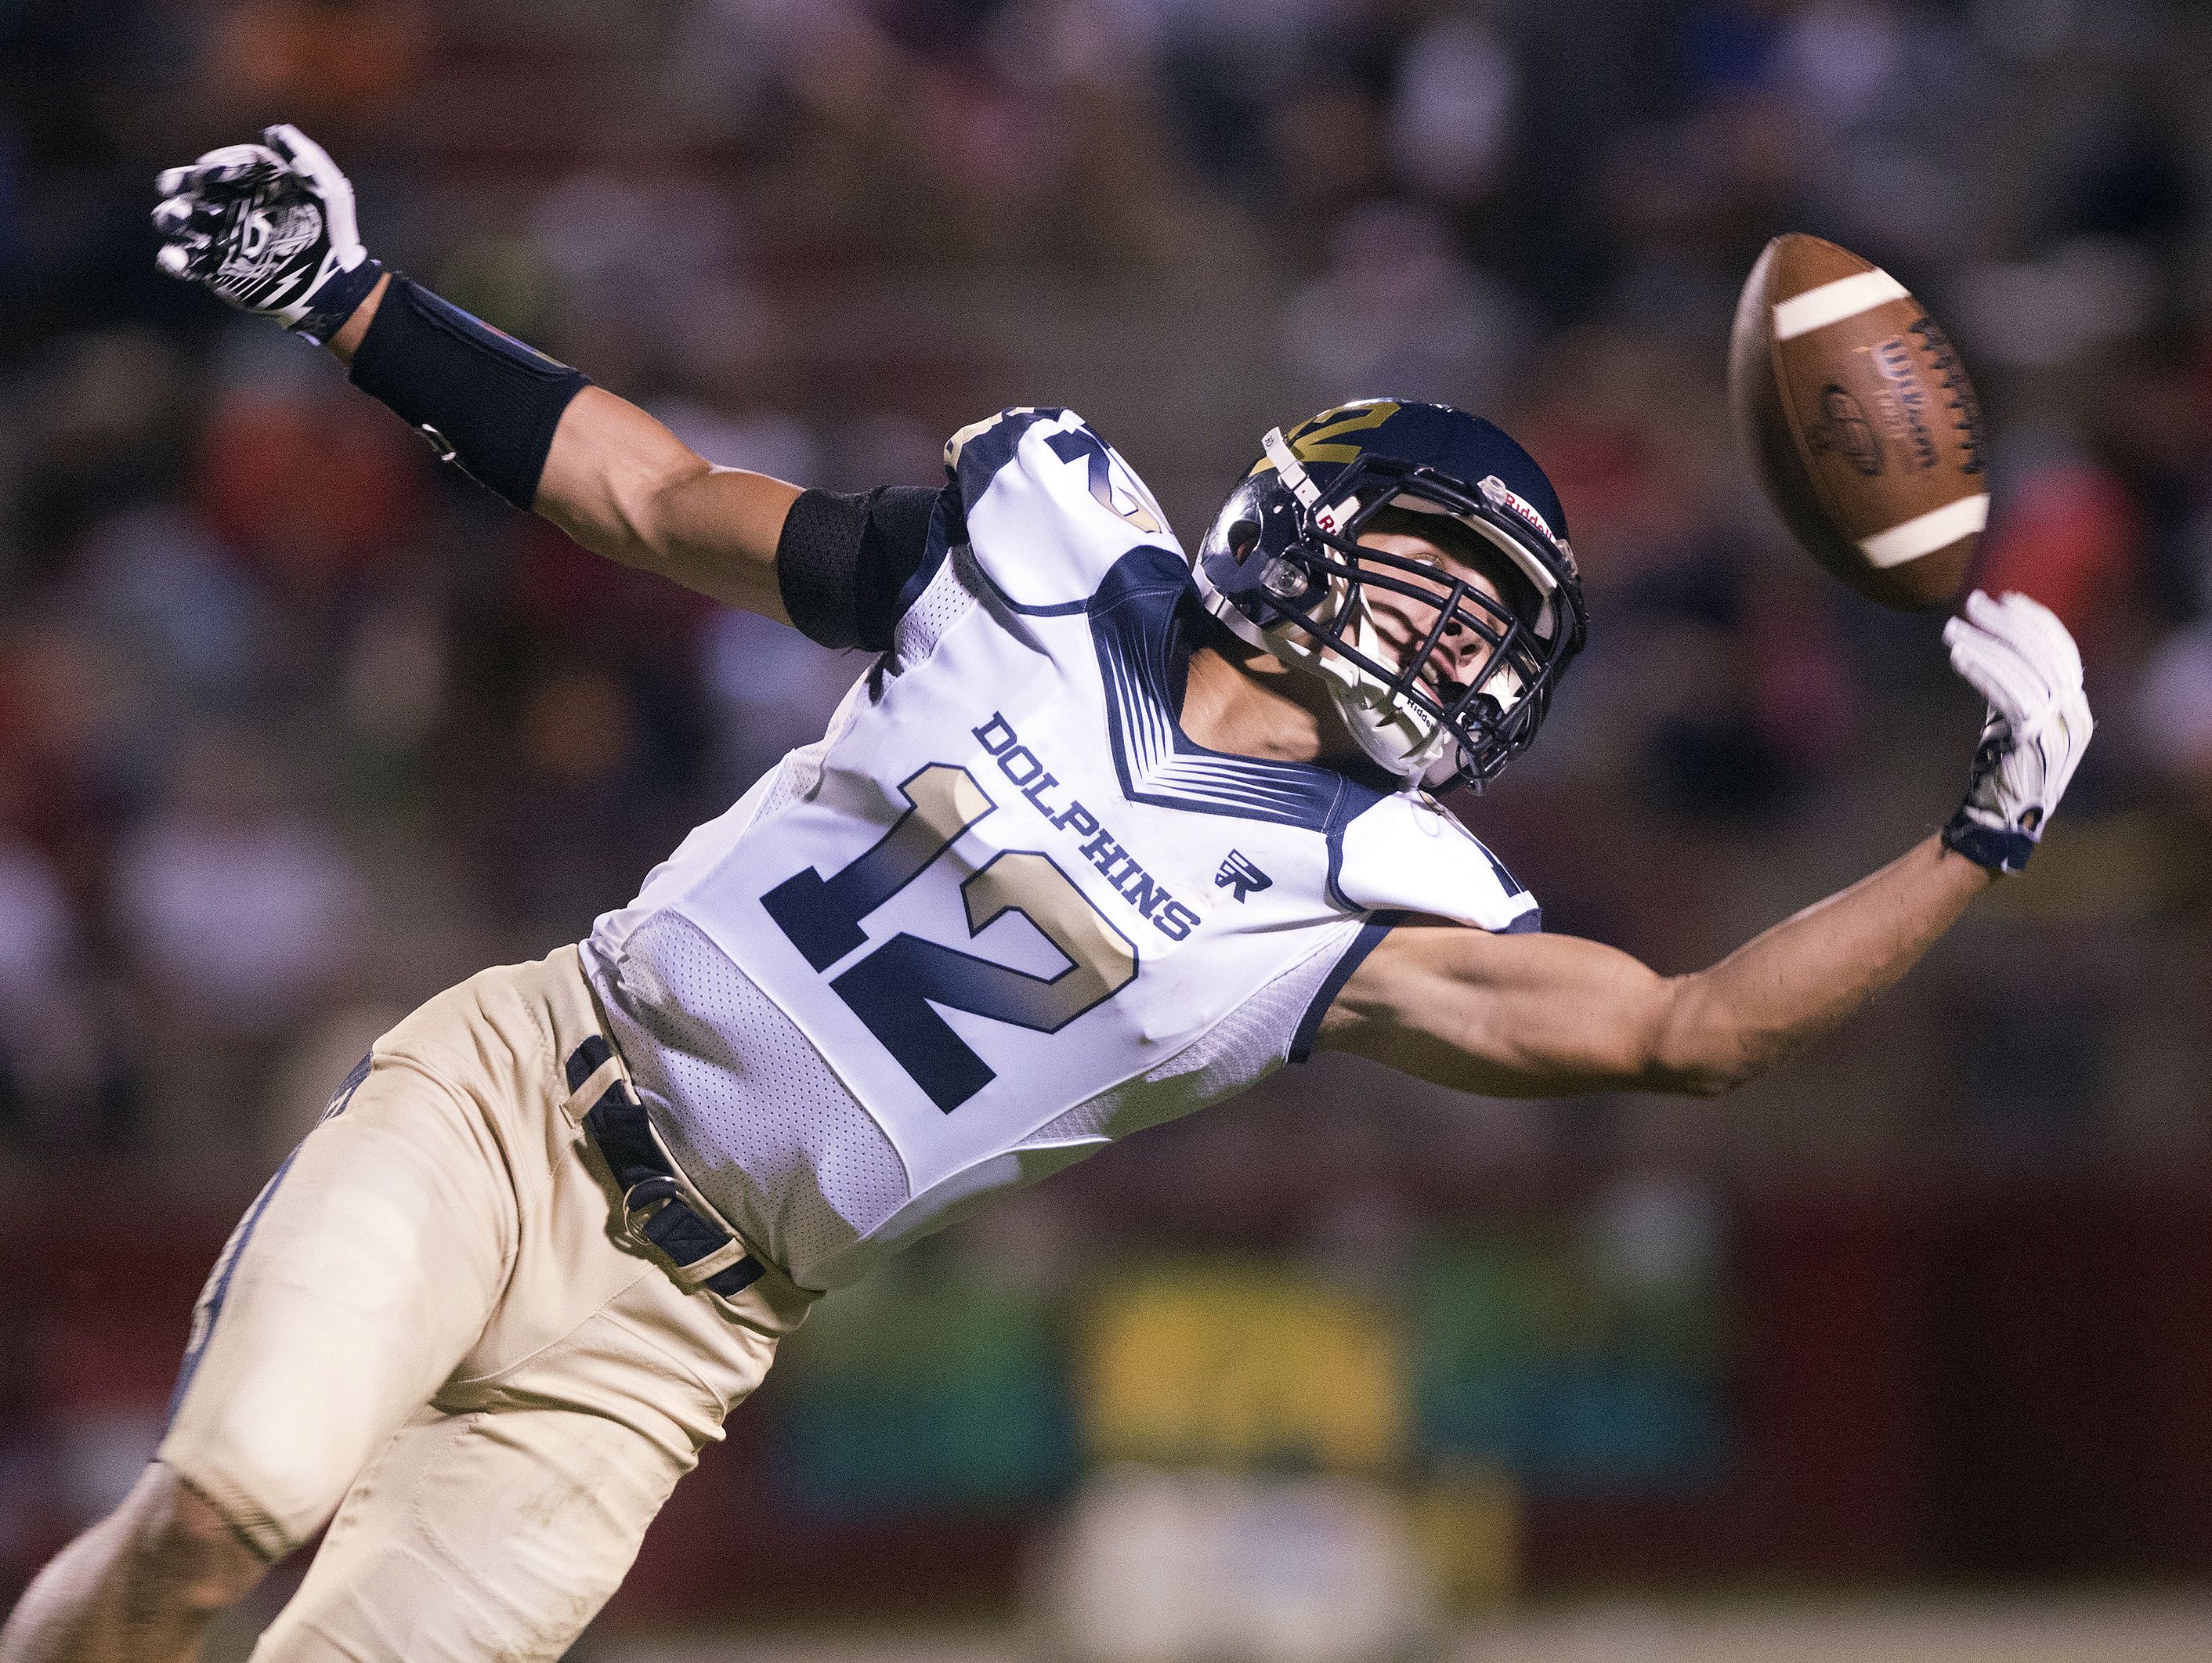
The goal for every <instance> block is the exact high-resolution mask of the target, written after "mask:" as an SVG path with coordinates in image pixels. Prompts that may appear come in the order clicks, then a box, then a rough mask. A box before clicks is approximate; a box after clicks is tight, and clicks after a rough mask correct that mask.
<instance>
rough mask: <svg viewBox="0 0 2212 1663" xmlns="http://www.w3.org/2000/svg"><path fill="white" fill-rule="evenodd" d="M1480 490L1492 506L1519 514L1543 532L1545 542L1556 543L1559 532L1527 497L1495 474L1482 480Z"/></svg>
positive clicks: (1484, 499)
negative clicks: (1546, 521)
mask: <svg viewBox="0 0 2212 1663" xmlns="http://www.w3.org/2000/svg"><path fill="white" fill-rule="evenodd" d="M1481 490H1482V500H1483V501H1486V502H1487V503H1489V504H1490V506H1491V507H1493V508H1503V509H1505V510H1506V511H1507V512H1508V513H1516V514H1518V515H1520V516H1521V518H1522V519H1525V520H1527V521H1528V523H1529V524H1530V525H1533V526H1534V527H1535V528H1536V529H1537V530H1538V531H1541V532H1542V533H1543V534H1544V541H1545V542H1547V543H1557V542H1558V541H1559V533H1557V532H1556V531H1553V529H1552V528H1551V527H1550V526H1549V525H1546V524H1545V523H1544V516H1543V515H1541V514H1540V513H1537V512H1536V510H1535V508H1534V506H1533V505H1532V504H1530V502H1529V501H1528V498H1526V497H1524V496H1522V495H1521V494H1520V493H1519V492H1518V491H1516V490H1515V489H1513V488H1512V487H1511V486H1510V485H1508V484H1507V483H1505V482H1504V480H1502V479H1500V478H1499V477H1498V476H1497V475H1496V474H1492V475H1491V476H1489V477H1488V478H1487V479H1486V480H1484V481H1483V482H1482V485H1481Z"/></svg>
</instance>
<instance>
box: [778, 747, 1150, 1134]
mask: <svg viewBox="0 0 2212 1663" xmlns="http://www.w3.org/2000/svg"><path fill="white" fill-rule="evenodd" d="M899 794H900V795H901V796H902V797H903V798H905V799H906V804H907V807H906V811H905V812H904V813H902V814H901V815H900V816H899V817H898V819H897V821H896V822H895V823H894V824H893V825H892V827H891V828H890V830H889V831H887V832H885V833H884V835H883V836H882V837H881V838H880V839H879V840H878V841H877V842H876V844H875V846H874V847H872V848H871V849H869V850H868V851H867V853H865V854H863V855H861V856H860V858H859V859H856V860H854V861H853V862H852V864H851V865H848V866H846V867H845V868H844V869H843V870H842V871H837V872H834V873H832V874H831V875H830V876H829V877H823V876H822V875H821V874H820V873H818V872H817V871H814V870H812V869H811V868H809V869H808V870H807V871H803V872H800V873H799V874H798V875H797V876H795V877H788V878H786V879H785V880H784V881H783V882H782V883H779V884H777V885H776V886H775V888H774V889H770V890H769V892H768V893H767V894H766V895H763V896H762V897H761V905H762V906H763V907H764V908H766V909H767V912H768V915H769V917H770V918H772V919H774V920H775V923H776V926H777V927H778V928H779V929H781V931H782V932H783V933H784V935H785V936H786V937H787V938H788V939H789V940H790V942H791V944H792V945H793V946H794V947H796V948H798V949H799V951H800V952H801V953H802V954H804V955H805V957H806V962H808V963H809V964H811V965H812V966H813V967H814V968H816V969H817V970H819V971H823V972H825V973H826V972H827V971H828V970H829V967H830V966H832V965H833V964H836V962H838V961H839V960H840V959H842V958H844V957H846V956H848V954H850V953H852V952H854V950H857V949H859V948H860V947H863V946H865V945H866V944H867V939H868V937H867V932H866V931H865V930H863V929H862V928H861V927H860V922H861V920H863V919H865V918H866V917H867V915H868V914H869V913H872V912H874V911H875V910H876V908H878V907H881V906H882V905H883V904H884V902H885V901H889V900H890V898H891V897H892V896H893V895H896V894H897V893H898V892H899V891H900V890H901V889H904V888H905V887H906V886H907V885H908V884H909V883H913V882H914V880H915V878H917V877H921V874H922V873H923V871H926V870H927V868H928V867H929V866H930V865H931V864H932V863H933V862H934V861H935V860H936V859H938V857H939V856H940V855H942V854H943V853H945V851H946V850H947V849H949V848H951V847H952V845H953V844H954V843H955V842H956V841H958V840H959V838H960V837H961V835H963V833H965V832H966V831H967V830H968V829H969V827H971V826H974V825H975V824H976V823H977V822H979V821H981V819H982V818H983V817H984V816H986V815H987V814H990V813H991V812H993V810H994V809H995V808H996V806H997V805H996V804H994V803H993V802H992V801H991V799H990V798H989V796H988V795H987V794H986V793H985V792H984V790H983V788H982V787H981V786H979V785H977V784H976V783H975V776H974V775H973V774H969V772H968V770H967V769H965V768H956V767H954V766H953V765H952V764H951V763H948V762H933V763H931V764H930V765H929V766H928V767H927V768H922V769H921V770H920V771H919V772H918V773H916V774H913V775H912V776H911V777H909V778H908V780H905V781H904V782H903V783H902V784H901V786H899ZM960 895H961V899H962V901H963V902H964V903H965V904H966V907H967V913H968V933H969V936H970V937H971V938H972V937H975V936H980V935H981V934H982V933H983V932H984V930H985V929H986V928H987V927H988V926H990V925H991V924H992V923H993V922H994V921H995V920H998V919H999V918H1000V917H1001V916H1002V915H1004V914H1005V913H1010V912H1012V913H1020V914H1021V915H1022V916H1023V917H1024V918H1026V919H1027V920H1029V921H1030V924H1032V925H1033V926H1036V930H1037V932H1039V933H1040V934H1041V935H1042V936H1043V937H1044V938H1045V939H1046V940H1048V941H1049V942H1050V943H1051V944H1053V945H1054V947H1055V948H1057V949H1058V950H1060V954H1061V956H1064V957H1065V958H1066V960H1067V964H1066V968H1064V969H1062V970H1060V972H1058V973H1057V974H1054V975H1050V976H1037V975H1031V974H1030V973H1029V972H1028V971H1026V970H1018V969H1016V968H1014V967H1013V966H1012V965H1009V964H1000V963H999V962H996V961H994V960H992V959H987V958H981V957H978V956H976V955H975V954H973V953H963V952H962V951H960V950H958V949H957V948H954V947H948V946H946V945H945V944H943V943H942V942H936V941H927V940H924V939H923V938H921V937H920V936H915V935H908V934H906V933H903V932H902V933H900V934H898V935H895V936H893V937H891V938H890V939H889V940H888V941H885V942H884V943H882V944H880V945H879V946H878V947H876V948H875V949H874V950H872V951H871V952H869V953H867V954H866V955H864V956H862V957H860V959H858V960H856V961H855V962H854V963H853V964H851V965H850V966H848V968H845V969H844V970H842V971H841V972H839V973H838V974H836V976H834V977H832V978H831V979H830V982H829V986H830V987H831V988H832V989H833V990H834V991H835V992H836V993H837V995H838V997H839V998H842V999H843V1000H844V1001H845V1003H846V1004H848V1006H850V1007H851V1009H852V1011H853V1014H854V1016H856V1017H859V1018H860V1020H861V1022H862V1023H865V1024H866V1026H867V1029H868V1031H869V1032H870V1033H872V1034H873V1035H875V1036H876V1038H877V1039H878V1040H879V1041H881V1042H882V1043H883V1045H884V1048H885V1049H886V1050H888V1051H889V1052H890V1053H891V1055H892V1056H894V1057H896V1059H898V1062H899V1065H900V1066H901V1067H902V1068H903V1069H905V1070H906V1071H907V1073H908V1075H910V1076H911V1077H913V1079H914V1082H915V1084H917V1085H919V1086H920V1087H921V1089H922V1090H923V1091H924V1092H925V1093H927V1095H928V1097H929V1100H930V1101H931V1102H933V1103H935V1104H936V1105H937V1106H938V1108H940V1109H942V1110H944V1111H945V1113H946V1114H951V1112H952V1111H953V1110H954V1109H956V1108H959V1107H960V1105H961V1104H963V1103H964V1102H967V1101H968V1100H969V1098H970V1097H972V1096H975V1094H976V1093H977V1092H979V1091H981V1089H983V1088H984V1087H985V1086H987V1085H988V1084H990V1083H991V1082H992V1080H993V1079H994V1078H996V1077H997V1076H996V1074H995V1073H994V1071H993V1070H992V1068H991V1066H990V1065H989V1064H987V1063H986V1062H985V1061H984V1060H983V1059H981V1057H979V1056H977V1055H976V1054H975V1051H974V1050H973V1049H972V1048H971V1047H969V1045H968V1043H967V1041H964V1040H963V1039H962V1038H961V1037H960V1035H957V1034H956V1033H955V1032H953V1030H952V1028H951V1024H950V1023H947V1022H946V1021H945V1018H944V1017H941V1016H939V1014H938V1013H937V1011H935V1010H933V1008H932V1007H933V1005H940V1004H941V1005H945V1006H946V1007H948V1008H949V1009H951V1010H954V1011H968V1012H969V1014H971V1015H973V1016H978V1017H988V1018H989V1019H990V1020H992V1021H994V1022H1003V1023H1012V1025H1013V1026H1015V1027H1017V1028H1026V1029H1030V1031H1031V1032H1033V1033H1039V1034H1056V1033H1058V1032H1059V1031H1060V1029H1063V1028H1065V1027H1066V1026H1067V1024H1068V1023H1072V1022H1073V1021H1074V1020H1075V1019H1076V1018H1077V1017H1079V1016H1081V1015H1082V1014H1083V1013H1084V1012H1085V1011H1089V1010H1091V1009H1092V1008H1093V1007H1094V1006H1096V1005H1099V1004H1104V1003H1105V1002H1106V1001H1107V1000H1108V999H1109V998H1113V997H1114V995H1115V994H1116V993H1118V992H1121V990H1122V989H1123V988H1124V987H1126V986H1128V985H1129V983H1130V982H1131V981H1133V980H1135V978H1136V974H1137V950H1136V947H1135V945H1134V944H1133V943H1131V941H1130V940H1129V938H1128V937H1127V936H1125V935H1123V934H1122V933H1121V931H1119V930H1117V929H1115V927H1114V926H1113V924H1112V923H1110V922H1109V920H1107V919H1106V918H1105V916H1104V915H1103V913H1100V912H1099V911H1098V909H1097V907H1094V906H1093V905H1091V901H1090V900H1089V898H1088V897H1086V896H1085V895H1084V893H1083V891H1082V890H1081V889H1078V888H1077V887H1076V885H1075V882H1074V880H1073V879H1072V878H1070V877H1068V876H1067V874H1066V872H1063V871H1060V868H1059V867H1058V866H1056V865H1054V864H1053V863H1052V862H1051V861H1050V860H1049V859H1047V858H1046V857H1045V856H1043V855H1042V854H1039V853H1035V852H1034V851H1030V850H1024V849H1013V850H1008V851H1006V853H1001V854H998V855H994V857H992V859H990V860H988V861H987V862H986V863H985V864H984V865H982V866H981V867H980V868H979V869H978V870H976V871H974V872H972V873H970V874H969V877H968V878H967V880H966V881H965V882H964V883H962V884H961V886H960Z"/></svg>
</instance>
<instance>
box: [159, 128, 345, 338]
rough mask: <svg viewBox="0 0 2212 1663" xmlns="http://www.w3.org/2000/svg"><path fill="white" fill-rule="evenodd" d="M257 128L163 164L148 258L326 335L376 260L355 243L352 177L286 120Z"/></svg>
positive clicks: (291, 324)
mask: <svg viewBox="0 0 2212 1663" xmlns="http://www.w3.org/2000/svg"><path fill="white" fill-rule="evenodd" d="M261 137H262V139H263V141H264V142H263V143H259V144H227V145H225V146H223V148H222V149H219V150H210V151H209V152H208V153H207V154H206V155H204V156H202V157H201V158H200V159H199V160H198V161H195V162H193V163H192V164H191V166H190V167H169V168H165V169H163V170H162V172H161V177H160V178H159V179H157V180H155V189H156V190H158V191H161V196H162V202H161V206H160V207H158V208H156V209H155V210H154V229H155V231H156V232H157V233H159V234H160V235H161V252H160V253H159V254H158V255H156V256H155V260H156V263H157V264H159V265H160V266H161V270H164V271H166V272H167V273H168V274H169V275H170V276H173V277H178V278H181V279H183V280H184V281H185V282H196V283H198V284H200V285H202V286H203V287H204V288H210V289H212V290H213V291H214V292H215V293H216V294H217V295H219V296H221V297H222V299H223V300H228V301H229V302H230V304H231V305H233V306H234V307H239V308H240V310H241V311H245V312H252V313H258V314H260V315H261V316H264V317H269V318H275V319H277V320H278V321H279V322H281V323H282V324H283V325H284V326H285V327H286V328H288V329H292V330H296V331H299V332H300V333H301V334H303V335H306V336H307V337H308V338H310V339H311V340H314V341H317V342H321V341H325V340H327V339H328V338H329V337H330V335H331V334H332V333H334V332H336V331H337V328H338V326H339V325H342V324H343V323H344V321H345V319H347V318H348V317H350V316H351V315H352V313H353V309H354V308H355V307H356V306H358V305H359V304H360V303H361V301H362V300H363V299H364V298H365V297H366V296H367V295H368V291H369V290H370V289H371V288H374V287H375V283H376V279H377V277H378V276H380V275H381V273H382V270H383V268H382V267H381V266H380V265H378V264H377V263H376V262H375V261H374V260H372V259H370V258H368V251H367V250H365V249H364V248H362V246H361V237H360V235H359V234H358V232H357V231H356V228H355V225H354V211H353V186H352V185H351V184H350V183H349V182H348V180H347V179H346V176H345V175H344V174H343V173H340V172H339V171H338V167H337V163H336V162H334V161H331V158H330V155H329V153H328V152H326V151H325V149H323V147H322V146H321V145H319V144H318V143H315V142H314V140H313V139H311V138H309V137H307V135H306V134H305V133H303V132H301V130H299V129H298V128H296V127H293V126H289V125H281V124H280V125H278V126H275V127H269V128H264V130H262V134H261Z"/></svg>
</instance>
